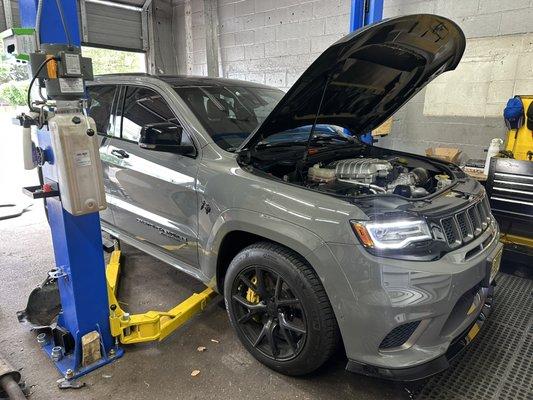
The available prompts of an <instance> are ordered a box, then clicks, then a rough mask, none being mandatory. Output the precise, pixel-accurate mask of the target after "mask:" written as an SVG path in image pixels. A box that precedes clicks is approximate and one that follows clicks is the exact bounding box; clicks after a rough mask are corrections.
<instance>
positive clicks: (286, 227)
mask: <svg viewBox="0 0 533 400" xmlns="http://www.w3.org/2000/svg"><path fill="white" fill-rule="evenodd" d="M260 241H268V242H272V243H276V244H278V245H281V246H284V247H286V248H288V249H290V250H292V251H294V252H295V253H297V254H298V255H299V256H300V257H302V259H304V260H305V261H306V262H307V263H308V264H309V265H310V266H311V267H312V268H313V269H315V267H314V266H313V262H312V261H311V260H310V259H309V258H308V257H309V256H310V255H311V254H312V252H313V250H315V249H316V248H318V247H320V246H321V245H323V244H324V242H323V241H322V239H321V238H320V237H319V236H317V235H316V234H314V233H313V232H311V231H309V230H308V229H306V228H304V227H302V226H299V225H295V224H293V223H290V222H287V221H285V220H281V219H279V218H276V217H272V216H268V215H265V214H259V213H255V212H252V211H248V210H228V211H226V212H224V213H222V214H221V215H220V216H219V218H218V219H217V221H216V222H215V224H214V225H213V229H212V232H211V236H210V237H209V240H208V241H207V243H206V246H205V251H203V252H201V254H200V257H204V259H203V260H202V259H201V260H200V261H201V263H202V264H204V268H205V273H206V275H207V276H210V277H212V279H213V278H214V280H215V282H214V283H215V284H216V287H217V290H218V291H219V292H220V293H222V290H223V281H224V276H225V272H226V270H227V268H228V266H229V264H230V262H231V260H232V259H233V258H234V257H235V255H237V254H238V253H239V251H241V250H242V249H244V248H245V247H246V246H249V245H250V244H252V243H256V242H260ZM315 272H318V271H316V269H315ZM212 281H213V280H212Z"/></svg>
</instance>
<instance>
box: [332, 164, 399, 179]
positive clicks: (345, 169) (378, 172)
mask: <svg viewBox="0 0 533 400" xmlns="http://www.w3.org/2000/svg"><path fill="white" fill-rule="evenodd" d="M391 170H392V165H391V163H390V162H388V161H387V160H380V159H377V158H355V159H349V160H341V161H337V162H336V163H335V175H336V177H337V179H347V180H357V181H359V182H364V183H373V182H375V180H376V178H377V177H382V178H383V177H386V176H387V175H388V174H389V172H390V171H391Z"/></svg>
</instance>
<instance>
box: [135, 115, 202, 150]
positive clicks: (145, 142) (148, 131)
mask: <svg viewBox="0 0 533 400" xmlns="http://www.w3.org/2000/svg"><path fill="white" fill-rule="evenodd" d="M182 135H183V128H182V127H181V126H179V125H176V124H173V123H171V122H159V123H155V124H148V125H145V126H143V127H142V129H141V137H140V138H139V147H141V148H143V149H147V150H156V151H164V152H167V153H175V154H183V155H192V154H194V146H191V145H183V144H182V143H181V139H182Z"/></svg>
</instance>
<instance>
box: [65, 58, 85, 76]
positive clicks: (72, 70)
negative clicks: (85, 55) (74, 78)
mask: <svg viewBox="0 0 533 400" xmlns="http://www.w3.org/2000/svg"><path fill="white" fill-rule="evenodd" d="M65 65H66V67H67V68H66V69H67V74H68V75H80V74H81V65H80V56H79V55H78V54H68V53H65Z"/></svg>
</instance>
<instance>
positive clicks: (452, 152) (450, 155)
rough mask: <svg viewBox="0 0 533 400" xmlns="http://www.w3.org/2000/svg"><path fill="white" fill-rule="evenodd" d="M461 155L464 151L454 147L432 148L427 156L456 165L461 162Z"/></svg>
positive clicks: (428, 150)
mask: <svg viewBox="0 0 533 400" xmlns="http://www.w3.org/2000/svg"><path fill="white" fill-rule="evenodd" d="M461 155H462V151H461V150H459V149H456V148H453V147H430V148H429V149H426V156H428V157H433V158H438V159H439V160H443V161H448V162H452V163H455V164H457V163H458V162H459V159H460V158H461Z"/></svg>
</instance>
